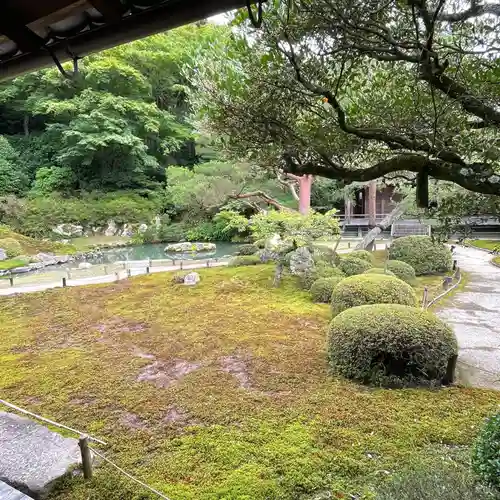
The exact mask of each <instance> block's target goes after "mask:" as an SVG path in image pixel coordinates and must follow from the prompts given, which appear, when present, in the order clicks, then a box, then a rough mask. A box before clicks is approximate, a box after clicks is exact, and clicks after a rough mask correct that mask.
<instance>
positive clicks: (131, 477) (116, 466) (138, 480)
mask: <svg viewBox="0 0 500 500" xmlns="http://www.w3.org/2000/svg"><path fill="white" fill-rule="evenodd" d="M89 449H90V450H91V451H92V453H95V454H96V455H97V456H98V457H101V458H102V459H103V460H104V461H105V462H108V463H109V464H110V465H112V466H113V467H114V468H115V469H117V470H118V471H120V472H121V473H122V474H124V475H125V476H127V477H128V478H129V479H132V481H135V482H136V483H137V484H140V485H141V486H143V487H144V488H146V489H148V490H149V491H151V492H153V493H155V494H156V495H158V496H159V497H160V498H164V499H165V500H171V499H170V498H169V497H167V496H166V495H164V494H163V493H161V492H160V491H158V490H155V489H154V488H152V487H151V486H148V485H147V484H146V483H143V482H142V481H141V480H140V479H137V478H136V477H134V476H132V475H131V474H129V473H128V472H127V471H125V470H123V469H122V468H121V467H119V466H118V465H116V464H115V463H114V462H112V461H111V460H110V459H109V458H107V457H105V456H104V455H103V454H102V453H100V452H98V451H97V450H96V449H94V448H91V447H90V446H89Z"/></svg>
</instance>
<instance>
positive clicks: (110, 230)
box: [104, 219, 118, 236]
mask: <svg viewBox="0 0 500 500" xmlns="http://www.w3.org/2000/svg"><path fill="white" fill-rule="evenodd" d="M117 232H118V227H117V226H116V222H115V221H114V220H113V219H110V220H108V226H107V227H106V230H105V231H104V236H115V235H116V233H117Z"/></svg>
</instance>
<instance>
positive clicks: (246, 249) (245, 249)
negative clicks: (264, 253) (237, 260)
mask: <svg viewBox="0 0 500 500" xmlns="http://www.w3.org/2000/svg"><path fill="white" fill-rule="evenodd" d="M258 251H259V247H258V246H256V245H252V244H251V243H249V244H246V245H240V246H239V247H238V251H237V255H253V254H254V253H257V252H258Z"/></svg>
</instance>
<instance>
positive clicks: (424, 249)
mask: <svg viewBox="0 0 500 500" xmlns="http://www.w3.org/2000/svg"><path fill="white" fill-rule="evenodd" d="M389 258H390V259H391V260H402V261H403V262H406V263H407V264H410V266H412V267H413V269H414V270H415V273H416V275H417V276H419V275H422V274H432V273H440V272H446V271H449V270H450V269H451V267H452V264H453V262H452V257H451V252H450V251H449V250H448V248H446V246H445V245H443V244H442V243H438V242H434V241H433V240H432V238H431V237H430V236H404V237H403V238H398V239H396V240H394V241H393V243H392V244H391V246H390V247H389Z"/></svg>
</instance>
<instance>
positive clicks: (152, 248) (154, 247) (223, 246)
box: [88, 242, 239, 264]
mask: <svg viewBox="0 0 500 500" xmlns="http://www.w3.org/2000/svg"><path fill="white" fill-rule="evenodd" d="M167 244H168V243H151V244H147V245H136V246H131V247H123V248H111V249H109V250H103V251H102V254H103V255H102V257H98V258H94V259H88V262H90V263H91V264H102V263H106V264H108V263H109V264H112V263H114V262H117V261H128V260H148V259H152V260H155V259H182V260H193V259H220V258H222V257H224V256H229V255H234V253H235V252H236V250H237V248H238V246H239V245H238V244H236V243H227V242H219V243H216V245H217V249H216V250H215V251H212V252H197V253H193V252H185V253H183V252H170V253H166V252H165V251H164V248H165V247H166V246H167Z"/></svg>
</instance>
